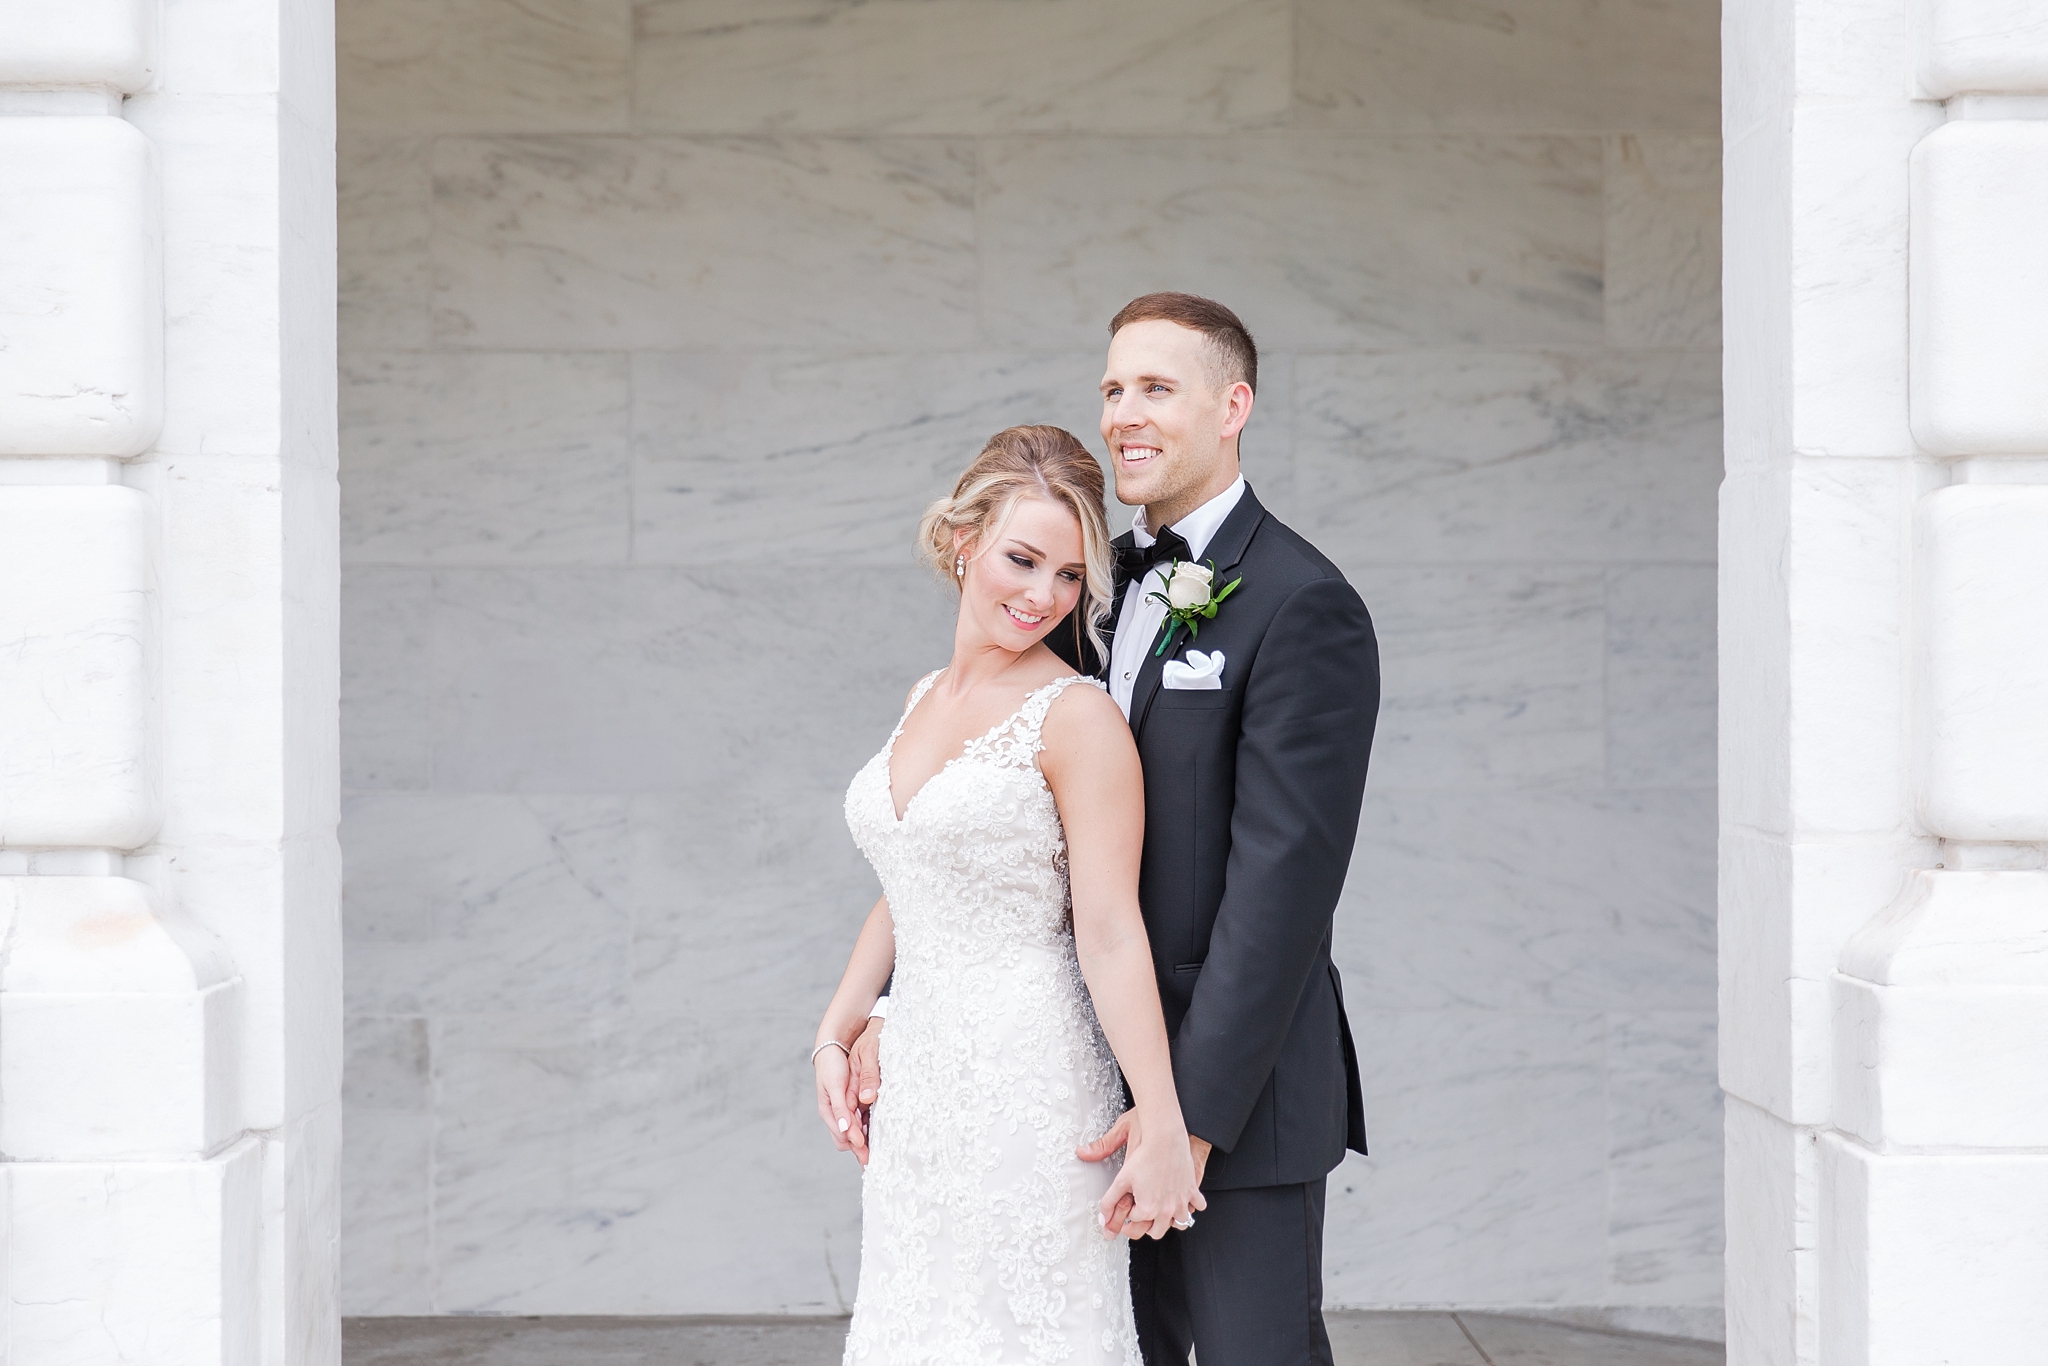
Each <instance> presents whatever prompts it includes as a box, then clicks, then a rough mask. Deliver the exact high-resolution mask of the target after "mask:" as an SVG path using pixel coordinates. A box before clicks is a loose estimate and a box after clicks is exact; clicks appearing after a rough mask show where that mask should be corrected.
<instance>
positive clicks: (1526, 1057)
mask: <svg viewBox="0 0 2048 1366" xmlns="http://www.w3.org/2000/svg"><path fill="white" fill-rule="evenodd" d="M1351 1030H1352V1034H1353V1036H1354V1037H1355V1038H1356V1040H1357V1043H1358V1065H1359V1071H1360V1073H1361V1074H1362V1078H1363V1081H1364V1085H1365V1117H1366V1134H1367V1139H1368V1141H1369V1142H1370V1143H1371V1145H1372V1148H1373V1155H1372V1156H1371V1157H1363V1158H1362V1157H1359V1156H1357V1155H1356V1154H1353V1155H1351V1156H1349V1157H1347V1158H1346V1159H1345V1162H1344V1165H1343V1166H1342V1167H1340V1168H1338V1169H1337V1170H1336V1171H1334V1172H1332V1173H1331V1174H1330V1193H1329V1211H1328V1216H1327V1222H1326V1224H1325V1232H1324V1253H1323V1259H1324V1260H1323V1275H1324V1295H1325V1297H1326V1298H1327V1299H1328V1300H1329V1301H1330V1302H1331V1303H1333V1304H1389V1303H1392V1304H1470V1305H1482V1304H1521V1305H1528V1304H1545V1303H1553V1304H1557V1303H1561V1304H1598V1303H1600V1302H1601V1297H1602V1292H1603V1291H1604V1289H1605V1286H1606V1273H1607V1247H1606V1244H1607V1227H1606V1203H1607V1190H1606V1186H1607V1170H1606V1167H1607V1122H1606V1095H1605V1089H1606V1088H1605V1079H1606V1068H1605V1066H1604V1037H1605V1030H1604V1029H1603V1027H1602V1021H1601V1018H1600V1017H1599V1016H1597V1015H1568V1014H1521V1013H1516V1012H1511V1011H1500V1010H1470V1011H1465V1010H1461V1011H1427V1012H1415V1013H1402V1014H1381V1013H1377V1012H1367V1011H1357V1010H1354V1011H1352V1012H1351Z"/></svg>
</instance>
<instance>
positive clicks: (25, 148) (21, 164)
mask: <svg viewBox="0 0 2048 1366" xmlns="http://www.w3.org/2000/svg"><path fill="white" fill-rule="evenodd" d="M31 8H32V7H30V6H27V5H23V4H20V3H18V0H17V3H13V4H10V5H8V6H7V7H6V10H4V11H0V14H4V13H7V12H12V11H14V10H17V9H18V10H22V11H28V10H30V9H31ZM91 8H92V9H94V10H97V9H101V8H114V7H113V6H101V5H94V6H92V7H91ZM123 8H127V7H123ZM134 8H140V7H139V6H137V7H134ZM5 37H6V35H5V33H4V30H0V52H5V51H6V50H7V48H6V43H5ZM5 60H6V59H5V58H0V64H4V62H5ZM0 183H4V184H5V185H6V186H7V194H6V196H5V198H4V199H0V239H4V240H5V241H6V242H7V244H8V245H7V251H6V253H5V255H4V256H0V455H69V456H113V457H117V458H126V457H128V456H133V455H140V454H141V453H142V452H143V451H146V450H148V449H149V447H150V444H151V443H152V442H154V441H155V440H156V437H157V433H158V431H159V429H160V428H161V426H162V424H163V402H164V352H163V346H164V317H163V307H164V299H163V279H162V274H161V264H160V261H159V255H158V254H159V252H160V251H161V249H162V242H163V228H162V219H161V215H160V213H159V210H158V199H157V164H156V153H155V150H154V149H153V148H152V147H151V146H150V141H149V139H148V138H146V137H144V136H143V135H142V134H141V133H139V132H137V131H136V129H135V128H134V127H133V126H132V125H130V124H128V123H126V122H124V121H123V120H121V119H118V118H106V117H94V116H91V115H87V116H83V117H72V118H10V119H5V120H0Z"/></svg>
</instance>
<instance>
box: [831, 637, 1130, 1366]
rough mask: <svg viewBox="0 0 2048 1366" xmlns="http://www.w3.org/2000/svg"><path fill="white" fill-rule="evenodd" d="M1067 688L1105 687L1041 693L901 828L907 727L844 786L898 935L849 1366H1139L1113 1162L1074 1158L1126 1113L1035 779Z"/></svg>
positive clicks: (1050, 808) (851, 820)
mask: <svg viewBox="0 0 2048 1366" xmlns="http://www.w3.org/2000/svg"><path fill="white" fill-rule="evenodd" d="M937 678H938V674H937V673H933V674H929V675H927V676H926V677H925V678H924V679H923V680H922V681H921V682H919V684H918V685H917V688H916V690H915V691H914V692H913V693H912V694H911V698H910V702H909V705H908V706H906V707H905V708H904V712H903V716H904V720H908V719H909V716H910V713H911V712H912V711H913V710H915V709H916V707H917V704H918V703H919V702H920V701H922V700H923V698H924V695H925V693H926V692H928V691H929V690H930V688H931V685H932V683H933V681H934V680H935V679H937ZM1075 683H1081V684H1086V685H1091V686H1095V687H1100V686H1101V684H1099V683H1096V682H1094V680H1092V679H1084V678H1079V677H1072V678H1061V679H1057V680H1055V681H1054V682H1051V683H1048V684H1046V685H1045V686H1044V687H1042V688H1039V689H1038V690H1037V691H1035V692H1033V693H1032V694H1031V695H1030V696H1029V697H1027V698H1025V699H1024V704H1023V706H1021V707H1020V708H1018V710H1017V712H1016V714H1015V715H1013V716H1011V717H1010V718H1009V719H1008V720H1006V721H1004V722H1003V723H1002V724H1000V725H998V726H996V727H995V728H994V729H992V730H990V731H989V732H988V733H987V734H986V735H983V736H981V737H979V738H978V739H975V740H972V741H970V742H969V743H968V744H967V746H966V747H965V748H964V749H963V750H962V751H961V753H960V754H959V755H958V756H956V757H955V758H953V759H952V760H950V761H948V762H947V764H946V766H945V767H944V768H942V769H940V770H939V771H938V773H936V774H934V775H933V776H932V778H931V779H930V780H929V781H928V782H927V783H926V784H925V785H924V787H923V788H921V789H919V790H918V791H917V792H916V793H915V794H913V795H912V797H911V798H910V801H909V803H908V805H906V806H905V807H904V810H903V816H902V818H901V819H900V820H899V819H898V818H897V816H896V806H895V798H894V796H893V795H892V793H891V792H890V787H889V763H890V758H891V755H892V754H893V752H894V750H895V747H896V738H897V736H899V735H901V734H902V733H903V721H898V722H897V723H896V729H895V730H894V731H892V732H891V733H890V735H889V742H888V744H886V745H884V746H883V748H882V752H881V753H879V754H877V755H876V756H875V757H874V758H873V759H871V760H869V761H868V763H867V766H866V767H864V768H863V769H861V771H860V773H859V774H858V775H856V776H855V778H854V780H853V785H852V786H851V787H850V788H849V789H848V790H847V794H846V821H847V824H848V825H849V826H850V827H851V828H852V830H853V836H854V839H855V840H856V841H857V842H858V843H859V845H860V848H861V852H862V853H864V854H866V855H867V857H868V860H869V862H871V863H872V864H873V865H874V867H875V872H876V873H877V875H878V876H879V877H880V878H881V882H882V890H883V892H884V893H885V894H886V895H887V896H888V898H889V910H890V913H891V915H892V917H893V918H894V920H895V924H896V977H895V983H894V986H893V987H892V988H891V993H890V1006H889V1024H888V1027H887V1028H886V1029H885V1030H883V1032H882V1077H883V1081H882V1092H881V1095H880V1097H879V1098H878V1099H877V1101H876V1103H875V1107H874V1113H873V1123H872V1127H871V1130H870V1138H871V1143H872V1157H871V1159H870V1161H869V1163H868V1168H867V1174H866V1177H865V1179H864V1184H863V1187H862V1192H861V1210H862V1232H861V1272H860V1293H859V1297H858V1300H857V1301H856V1303H855V1305H854V1311H853V1325H852V1328H851V1330H850V1331H849V1333H848V1335H847V1340H846V1357H845V1360H846V1361H847V1363H849V1366H853V1364H854V1363H858V1364H859V1366H999V1364H1000V1366H1019V1364H1020V1363H1030V1366H1038V1363H1050V1362H1061V1363H1072V1364H1073V1366H1140V1357H1139V1354H1138V1340H1137V1334H1136V1332H1135V1330H1134V1329H1133V1327H1132V1322H1131V1292H1130V1280H1129V1251H1128V1247H1127V1245H1126V1244H1125V1243H1124V1242H1122V1241H1121V1240H1116V1241H1110V1240H1108V1239H1105V1238H1103V1237H1102V1236H1101V1233H1100V1232H1099V1231H1098V1227H1097V1223H1096V1219H1097V1215H1096V1203H1097V1201H1099V1200H1100V1199H1101V1198H1102V1194H1103V1192H1104V1191H1106V1190H1107V1189H1108V1188H1109V1182H1110V1181H1111V1179H1112V1178H1113V1177H1114V1175H1115V1171H1114V1164H1113V1163H1103V1164H1099V1165H1098V1164H1090V1163H1086V1162H1082V1161H1080V1160H1079V1159H1078V1158H1076V1157H1075V1156H1074V1148H1075V1146H1076V1145H1077V1144H1079V1143H1082V1142H1085V1141H1087V1140H1089V1139H1092V1138H1095V1137H1097V1136H1099V1135H1100V1134H1101V1133H1102V1132H1103V1131H1104V1130H1105V1129H1107V1128H1108V1127H1109V1125H1110V1123H1111V1122H1112V1121H1113V1120H1114V1119H1115V1118H1116V1115H1117V1112H1118V1110H1119V1109H1120V1108H1121V1106H1122V1086H1121V1084H1120V1080H1119V1078H1118V1075H1117V1069H1116V1060H1115V1058H1114V1057H1113V1056H1112V1055H1111V1053H1110V1050H1109V1045H1108V1044H1107V1042H1106V1041H1105V1040H1104V1039H1103V1037H1102V1029H1101V1026H1100V1025H1099V1024H1097V1023H1096V1019H1095V1012H1094V1009H1093V1007H1092V1006H1091V1004H1090V1002H1089V999H1088V991H1087V987H1086V985H1085V984H1084V983H1083V981H1082V979H1081V970H1080V966H1079V964H1078V963H1077V961H1076V960H1075V956H1074V935H1073V929H1072V921H1071V906H1070V902H1069V899H1068V892H1067V844H1066V835H1065V832H1064V831H1063V830H1062V828H1061V826H1060V819H1059V810H1058V808H1057V806H1056V805H1055V803H1054V801H1053V797H1052V793H1051V791H1050V790H1049V789H1048V788H1047V787H1046V785H1045V778H1044V775H1043V774H1041V773H1040V772H1039V769H1038V754H1039V751H1040V750H1041V749H1043V748H1044V746H1043V743H1042V742H1041V740H1040V738H1039V733H1040V731H1041V729H1042V728H1043V726H1044V724H1045V716H1046V713H1047V711H1048V710H1049V709H1050V708H1051V707H1052V704H1053V702H1054V701H1055V700H1056V699H1058V697H1059V696H1060V694H1061V693H1062V692H1064V691H1065V690H1066V689H1067V688H1068V687H1069V686H1071V685H1073V684H1075Z"/></svg>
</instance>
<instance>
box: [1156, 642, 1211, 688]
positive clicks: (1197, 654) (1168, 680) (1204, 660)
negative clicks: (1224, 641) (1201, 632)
mask: <svg viewBox="0 0 2048 1366" xmlns="http://www.w3.org/2000/svg"><path fill="white" fill-rule="evenodd" d="M1159 685H1160V686H1161V687H1163V688H1172V689H1173V690H1174V691H1176V692H1204V691H1207V690H1210V689H1214V688H1220V687H1222V686H1223V651H1221V650H1212V651H1209V652H1208V653H1206V654H1205V653H1203V652H1202V651H1200V650H1189V651H1188V657H1187V662H1186V663H1182V662H1181V661H1180V660H1178V659H1169V660H1167V661H1166V670H1165V672H1163V673H1162V674H1160V676H1159Z"/></svg>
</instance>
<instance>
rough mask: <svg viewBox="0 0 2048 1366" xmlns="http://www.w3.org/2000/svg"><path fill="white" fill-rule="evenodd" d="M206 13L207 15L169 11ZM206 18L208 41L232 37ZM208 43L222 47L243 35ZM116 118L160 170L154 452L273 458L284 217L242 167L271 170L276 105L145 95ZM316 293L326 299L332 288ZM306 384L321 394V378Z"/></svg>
mask: <svg viewBox="0 0 2048 1366" xmlns="http://www.w3.org/2000/svg"><path fill="white" fill-rule="evenodd" d="M210 8H217V7H201V6H181V7H179V12H181V13H182V12H183V11H185V10H205V9H210ZM211 17H212V20H213V22H212V24H211V25H210V27H212V28H214V29H215V30H216V31H217V32H218V30H222V29H229V30H231V29H232V28H233V27H234V26H233V25H232V24H230V23H227V22H225V21H223V20H222V19H221V16H220V15H219V14H218V13H216V14H214V15H212V16H211ZM218 36H220V37H222V38H224V39H226V40H227V42H228V43H229V44H232V43H233V42H234V41H236V40H239V39H241V38H243V37H245V36H246V35H242V34H234V33H228V34H219V35H218ZM268 79H269V83H268V84H267V85H265V87H264V89H265V90H266V91H274V90H275V88H276V79H275V76H274V75H273V76H271V77H269V78H268ZM125 113H126V116H127V119H128V121H129V122H130V123H131V124H133V125H134V126H135V127H137V128H139V129H141V130H142V131H143V132H144V133H146V134H148V136H149V140H150V141H151V142H152V143H154V144H155V145H156V148H157V154H158V156H159V157H160V158H161V160H162V163H163V184H164V193H163V224H164V227H163V235H164V244H165V246H164V262H165V265H164V296H163V309H162V321H163V332H164V348H165V350H164V394H165V399H164V416H163V429H162V431H161V433H160V434H159V436H158V440H157V450H158V451H159V452H160V453H165V454H196V453H199V452H204V453H205V454H206V455H207V457H208V458H209V460H211V459H212V458H215V457H219V456H226V455H245V456H247V455H270V456H272V457H274V456H275V455H276V453H277V452H278V451H280V450H281V449H283V447H284V443H285V431H286V426H287V424H286V422H285V418H284V412H283V401H284V400H283V392H284V359H283V357H282V356H281V355H280V354H279V349H278V338H279V336H280V329H281V328H282V327H283V326H284V304H283V301H282V300H281V299H280V298H279V294H278V272H279V268H280V261H281V259H282V254H283V251H284V243H283V242H282V239H281V233H282V230H283V222H284V219H283V216H282V213H283V211H282V210H281V209H280V207H279V205H278V202H277V201H276V200H275V199H274V198H272V197H271V196H272V195H273V194H274V193H275V192H274V191H273V190H268V189H265V188H262V187H261V186H260V185H258V184H256V183H254V182H253V181H252V176H251V168H252V167H258V166H265V165H268V166H276V165H277V164H278V159H279V157H280V155H281V154H282V152H281V144H280V129H279V125H278V109H277V97H276V95H275V94H272V93H263V94H245V95H233V96H225V95H222V96H208V97H206V98H181V97H178V96H174V95H169V94H166V93H164V92H161V91H154V92H151V93H149V94H146V95H142V96H138V97H137V98H135V99H132V100H130V101H128V103H127V105H126V106H125ZM319 193H321V194H324V193H325V191H324V190H322V191H320V192H319ZM309 202H313V201H310V200H309ZM294 207H295V206H294ZM326 230H327V231H331V230H332V229H331V228H328V229H326ZM329 240H330V241H331V240H332V239H329ZM319 287H321V288H323V290H331V289H332V288H333V282H332V279H331V278H330V279H327V280H323V281H320V282H319ZM326 306H327V305H326V304H325V303H324V302H322V303H320V304H318V305H317V307H319V308H320V309H322V310H323V311H324V310H325V308H326ZM330 325H331V324H330ZM315 382H317V383H324V384H326V385H328V386H331V385H332V384H333V376H332V373H331V372H328V373H327V374H326V375H325V376H324V378H319V379H316V381H315ZM316 392H317V391H316ZM328 392H329V393H331V392H332V389H331V387H330V388H329V390H328ZM330 401H331V400H330ZM323 407H324V403H323Z"/></svg>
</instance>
